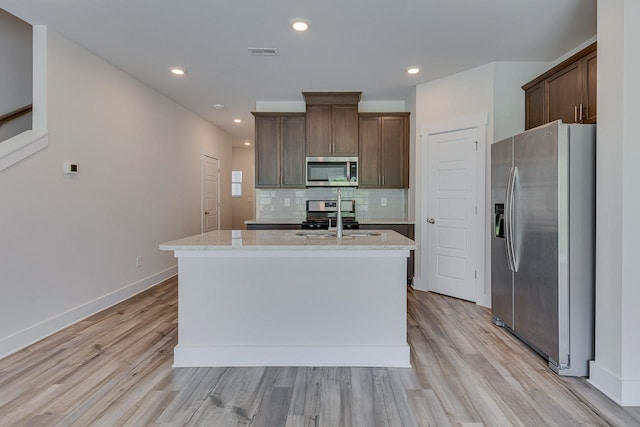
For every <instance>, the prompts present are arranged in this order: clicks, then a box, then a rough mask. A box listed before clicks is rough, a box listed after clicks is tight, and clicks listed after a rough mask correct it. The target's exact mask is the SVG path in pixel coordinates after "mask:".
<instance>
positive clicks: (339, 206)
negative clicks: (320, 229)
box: [327, 188, 343, 237]
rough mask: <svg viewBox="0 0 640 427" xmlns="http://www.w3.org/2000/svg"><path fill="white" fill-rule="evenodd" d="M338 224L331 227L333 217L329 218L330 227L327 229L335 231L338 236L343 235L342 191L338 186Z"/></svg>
mask: <svg viewBox="0 0 640 427" xmlns="http://www.w3.org/2000/svg"><path fill="white" fill-rule="evenodd" d="M336 211H337V212H336V226H335V227H334V228H331V218H329V229H328V230H327V231H335V232H336V237H342V236H343V233H342V231H343V229H342V191H341V189H340V188H338V200H337V201H336Z"/></svg>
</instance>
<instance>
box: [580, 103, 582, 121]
mask: <svg viewBox="0 0 640 427" xmlns="http://www.w3.org/2000/svg"><path fill="white" fill-rule="evenodd" d="M580 123H582V102H581V103H580Z"/></svg>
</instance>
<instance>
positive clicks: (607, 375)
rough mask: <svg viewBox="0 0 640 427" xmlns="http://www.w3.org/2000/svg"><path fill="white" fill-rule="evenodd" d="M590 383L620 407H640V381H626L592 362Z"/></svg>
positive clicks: (590, 365)
mask: <svg viewBox="0 0 640 427" xmlns="http://www.w3.org/2000/svg"><path fill="white" fill-rule="evenodd" d="M589 382H590V383H591V385H593V386H594V387H595V388H597V389H598V390H600V391H601V392H602V393H603V394H604V395H605V396H607V397H608V398H609V399H611V400H613V401H614V402H616V403H617V404H618V405H620V406H640V379H631V380H625V379H622V378H619V377H618V376H617V375H615V374H613V373H612V372H610V371H608V370H607V369H605V368H604V367H602V366H601V365H599V364H598V362H597V361H591V362H590V364H589Z"/></svg>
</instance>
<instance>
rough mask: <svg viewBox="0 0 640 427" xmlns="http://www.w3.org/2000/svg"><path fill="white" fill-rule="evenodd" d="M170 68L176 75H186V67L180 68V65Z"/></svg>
mask: <svg viewBox="0 0 640 427" xmlns="http://www.w3.org/2000/svg"><path fill="white" fill-rule="evenodd" d="M169 70H170V71H171V72H172V73H173V74H175V75H176V76H184V73H185V71H184V68H180V67H171V68H169Z"/></svg>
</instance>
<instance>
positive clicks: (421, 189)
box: [414, 113, 491, 307]
mask: <svg viewBox="0 0 640 427" xmlns="http://www.w3.org/2000/svg"><path fill="white" fill-rule="evenodd" d="M488 118H489V114H488V113H481V114H475V115H470V116H464V117H459V118H456V119H452V120H447V121H441V122H434V123H427V124H424V125H422V126H421V128H420V129H421V132H420V135H419V136H420V138H419V140H418V143H417V144H416V158H417V161H416V193H415V194H416V207H419V208H420V209H419V210H418V211H417V212H416V225H415V228H416V236H419V239H420V242H422V243H421V244H420V245H419V247H418V250H416V259H417V264H418V265H417V267H418V268H417V269H416V276H415V278H414V287H415V288H416V289H420V290H423V291H429V290H430V289H429V284H428V283H427V282H428V280H427V274H426V272H427V269H428V268H429V266H428V265H423V264H426V262H425V263H423V262H422V260H423V258H427V257H428V255H429V254H428V253H424V254H423V253H422V252H423V251H425V252H426V251H428V245H427V243H426V242H427V232H428V229H427V227H426V225H425V226H423V224H425V222H426V220H427V217H428V215H427V213H428V208H429V206H428V190H429V186H428V184H429V183H428V179H429V174H428V165H429V157H428V156H429V147H427V143H428V141H429V137H430V136H431V135H436V134H441V133H448V132H455V131H460V130H466V129H472V128H477V130H478V133H477V135H478V150H477V153H476V166H477V167H476V197H477V206H478V214H477V216H476V225H475V226H476V268H475V270H476V271H477V277H476V284H475V301H476V304H479V305H484V306H486V307H489V306H490V305H491V289H486V288H485V283H490V281H488V280H485V279H486V268H485V267H486V265H487V264H486V263H487V262H488V260H487V259H486V253H487V249H486V246H487V242H486V236H487V229H488V227H489V225H487V224H486V217H487V215H486V206H488V205H487V200H486V198H487V194H489V193H488V192H487V188H486V182H487V179H486V171H487V167H486V165H487V125H488ZM423 195H424V196H425V197H423ZM423 255H426V256H423ZM422 272H424V274H422Z"/></svg>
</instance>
